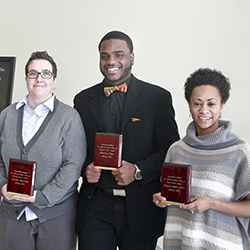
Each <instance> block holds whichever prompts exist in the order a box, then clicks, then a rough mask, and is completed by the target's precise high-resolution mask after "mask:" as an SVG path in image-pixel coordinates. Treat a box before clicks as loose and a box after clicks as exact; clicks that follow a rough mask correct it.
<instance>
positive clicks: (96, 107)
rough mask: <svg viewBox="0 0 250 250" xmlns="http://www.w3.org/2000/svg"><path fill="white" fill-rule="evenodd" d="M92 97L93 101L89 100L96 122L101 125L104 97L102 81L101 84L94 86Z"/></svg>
mask: <svg viewBox="0 0 250 250" xmlns="http://www.w3.org/2000/svg"><path fill="white" fill-rule="evenodd" d="M90 97H91V98H92V101H90V102H89V108H90V110H91V112H92V113H93V115H94V117H95V119H96V122H97V124H98V126H99V128H100V127H101V117H102V116H101V112H102V108H101V107H102V98H103V84H102V83H100V84H99V85H97V86H96V88H94V91H93V92H91V93H90Z"/></svg>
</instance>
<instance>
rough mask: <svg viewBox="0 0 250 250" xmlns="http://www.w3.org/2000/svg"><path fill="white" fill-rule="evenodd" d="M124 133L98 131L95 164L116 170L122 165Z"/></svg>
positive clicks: (101, 167)
mask: <svg viewBox="0 0 250 250" xmlns="http://www.w3.org/2000/svg"><path fill="white" fill-rule="evenodd" d="M121 161H122V135H120V134H113V133H96V139H95V160H94V166H95V167H97V168H100V169H108V170H114V169H116V168H119V167H120V166H121Z"/></svg>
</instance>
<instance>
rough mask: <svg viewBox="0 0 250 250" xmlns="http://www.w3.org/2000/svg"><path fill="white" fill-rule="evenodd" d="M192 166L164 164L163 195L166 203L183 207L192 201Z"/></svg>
mask: <svg viewBox="0 0 250 250" xmlns="http://www.w3.org/2000/svg"><path fill="white" fill-rule="evenodd" d="M191 170H192V166H191V165H185V164H175V163H167V162H164V163H163V168H162V185H161V195H162V196H163V197H165V198H166V201H164V202H165V203H168V204H173V205H182V204H186V203H189V201H190V187H191V174H192V172H191Z"/></svg>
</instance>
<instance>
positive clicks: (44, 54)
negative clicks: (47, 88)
mask: <svg viewBox="0 0 250 250" xmlns="http://www.w3.org/2000/svg"><path fill="white" fill-rule="evenodd" d="M36 59H43V60H47V61H49V62H50V63H51V65H52V71H53V72H52V73H53V77H54V78H56V77H57V66H56V63H55V61H54V60H53V58H52V57H51V56H50V55H49V54H48V53H47V51H35V52H33V53H32V54H31V56H30V58H29V60H28V62H27V63H26V65H25V75H26V76H27V74H28V68H29V65H30V63H31V62H32V61H33V60H36Z"/></svg>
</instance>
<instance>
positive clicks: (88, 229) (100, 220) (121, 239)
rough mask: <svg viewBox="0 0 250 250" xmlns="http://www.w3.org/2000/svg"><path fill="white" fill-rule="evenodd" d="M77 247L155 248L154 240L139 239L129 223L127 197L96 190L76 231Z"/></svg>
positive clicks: (109, 249)
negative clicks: (82, 223)
mask: <svg viewBox="0 0 250 250" xmlns="http://www.w3.org/2000/svg"><path fill="white" fill-rule="evenodd" d="M142 209H143V208H142ZM78 237H79V250H97V249H98V250H116V249H117V246H118V247H119V250H155V247H156V243H157V239H155V240H153V241H149V242H147V241H145V242H138V241H136V239H134V238H133V237H132V235H131V234H130V230H129V225H128V217H127V208H126V197H120V196H113V195H110V194H105V193H102V192H100V191H95V194H94V196H93V198H92V203H91V205H90V210H89V212H88V216H87V218H86V220H85V222H84V225H83V227H82V228H81V231H80V232H79V235H78Z"/></svg>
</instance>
